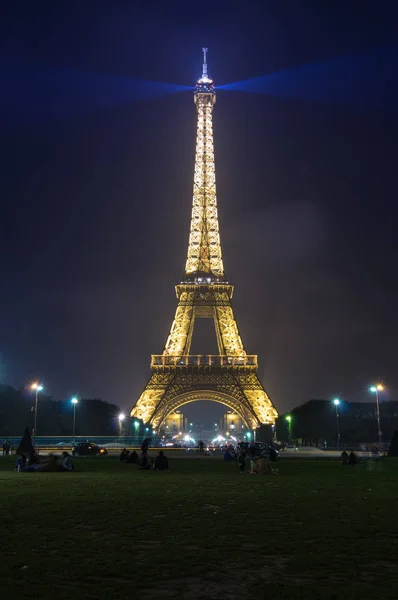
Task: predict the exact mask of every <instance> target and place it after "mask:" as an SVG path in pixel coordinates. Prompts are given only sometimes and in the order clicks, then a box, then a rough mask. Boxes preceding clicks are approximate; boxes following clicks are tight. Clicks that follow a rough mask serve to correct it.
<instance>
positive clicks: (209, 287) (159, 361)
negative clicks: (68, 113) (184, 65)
mask: <svg viewBox="0 0 398 600" xmlns="http://www.w3.org/2000/svg"><path fill="white" fill-rule="evenodd" d="M206 52H207V48H203V55H204V62H203V72H202V77H201V78H200V79H199V80H198V82H197V84H196V87H195V92H194V100H195V104H196V109H197V115H198V122H197V136H196V156H195V173H194V186H193V203H192V218H191V229H190V236H189V245H188V255H187V260H186V265H185V274H184V278H183V281H182V282H181V283H180V284H178V285H177V286H176V288H175V289H176V295H177V299H178V305H177V310H176V313H175V317H174V321H173V324H172V326H171V330H170V335H169V337H168V338H167V341H166V345H165V347H164V350H163V353H162V354H154V355H152V358H151V369H152V375H151V378H150V379H149V381H148V383H147V384H146V386H145V388H144V390H143V392H142V394H141V396H140V397H139V399H138V400H137V402H136V404H135V406H133V408H132V410H131V416H132V417H135V418H138V419H142V420H143V421H144V423H150V424H151V425H152V427H153V428H154V430H157V429H159V428H160V427H161V426H162V423H163V422H164V420H165V419H166V417H167V416H168V414H170V413H171V412H173V411H175V410H177V409H178V408H179V407H180V406H182V405H184V404H187V403H188V402H193V401H196V400H211V401H214V402H219V403H221V404H224V405H226V406H227V407H228V408H230V409H232V410H233V411H234V412H235V413H236V414H238V415H239V416H240V417H241V418H242V419H243V421H244V422H245V423H246V425H247V427H248V428H250V429H253V430H254V429H255V428H256V427H258V426H259V425H260V424H261V423H274V422H275V419H276V417H277V416H278V413H277V411H276V409H275V408H274V406H273V404H272V402H271V400H270V399H269V397H268V395H267V394H266V392H265V390H264V388H263V386H262V385H261V383H260V380H259V378H258V375H257V356H256V355H253V354H246V351H245V348H244V346H243V342H242V339H241V336H240V334H239V330H238V326H237V323H236V320H235V316H234V313H233V309H232V304H231V298H232V294H233V291H234V288H233V286H232V285H231V284H230V283H228V281H226V278H225V274H224V266H223V260H222V253H221V245H220V235H219V229H218V214H217V198H216V177H215V166H214V147H213V124H212V113H213V107H214V104H215V102H216V92H215V89H214V85H213V81H212V80H211V79H210V78H209V77H208V74H207V63H206ZM195 319H213V320H214V326H215V331H216V337H217V344H218V352H219V354H218V355H205V356H204V355H192V354H190V347H191V340H192V332H193V328H194V323H195Z"/></svg>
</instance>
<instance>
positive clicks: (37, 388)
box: [30, 381, 43, 446]
mask: <svg viewBox="0 0 398 600" xmlns="http://www.w3.org/2000/svg"><path fill="white" fill-rule="evenodd" d="M30 387H31V389H32V390H35V392H36V403H35V421H34V426H33V445H34V446H35V445H36V425H37V407H38V404H39V392H41V391H42V389H43V386H42V385H41V384H40V383H38V382H37V381H36V382H35V383H32V385H31V386H30Z"/></svg>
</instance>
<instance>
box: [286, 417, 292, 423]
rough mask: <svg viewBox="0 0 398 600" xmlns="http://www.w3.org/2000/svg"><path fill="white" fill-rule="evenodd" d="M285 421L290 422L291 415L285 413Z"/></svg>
mask: <svg viewBox="0 0 398 600" xmlns="http://www.w3.org/2000/svg"><path fill="white" fill-rule="evenodd" d="M285 419H286V421H288V423H290V421H291V420H292V417H291V415H287V417H285Z"/></svg>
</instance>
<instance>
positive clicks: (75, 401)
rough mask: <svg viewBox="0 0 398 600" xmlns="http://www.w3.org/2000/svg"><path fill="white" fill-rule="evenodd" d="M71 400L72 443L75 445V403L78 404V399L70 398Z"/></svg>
mask: <svg viewBox="0 0 398 600" xmlns="http://www.w3.org/2000/svg"><path fill="white" fill-rule="evenodd" d="M71 402H72V404H73V445H75V425H76V404H78V402H79V400H78V399H77V398H72V399H71Z"/></svg>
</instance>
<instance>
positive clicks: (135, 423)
mask: <svg viewBox="0 0 398 600" xmlns="http://www.w3.org/2000/svg"><path fill="white" fill-rule="evenodd" d="M139 426H140V424H139V422H138V421H134V427H135V428H136V429H138V427H139Z"/></svg>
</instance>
